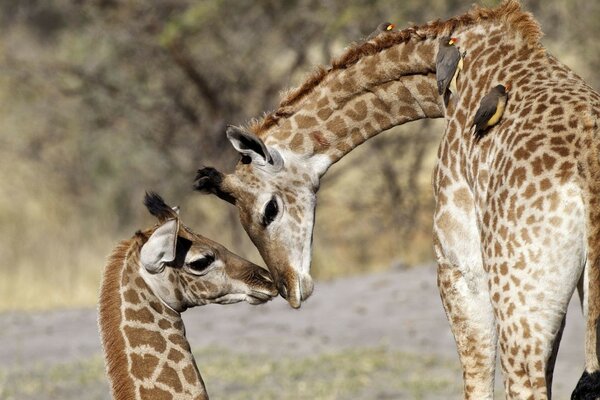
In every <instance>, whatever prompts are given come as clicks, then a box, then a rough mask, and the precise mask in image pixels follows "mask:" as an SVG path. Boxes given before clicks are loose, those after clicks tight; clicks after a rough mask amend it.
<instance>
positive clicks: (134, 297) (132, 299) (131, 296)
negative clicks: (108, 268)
mask: <svg viewBox="0 0 600 400" xmlns="http://www.w3.org/2000/svg"><path fill="white" fill-rule="evenodd" d="M123 298H124V299H125V301H126V302H128V303H131V304H139V302H140V298H139V296H138V294H137V292H136V291H135V290H133V289H128V290H126V291H125V293H123Z"/></svg>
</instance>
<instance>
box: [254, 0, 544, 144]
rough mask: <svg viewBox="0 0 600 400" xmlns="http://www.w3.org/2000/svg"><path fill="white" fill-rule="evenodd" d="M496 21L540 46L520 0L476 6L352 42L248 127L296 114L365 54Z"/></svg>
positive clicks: (259, 129) (261, 128)
mask: <svg viewBox="0 0 600 400" xmlns="http://www.w3.org/2000/svg"><path fill="white" fill-rule="evenodd" d="M493 21H501V22H503V23H505V24H506V25H509V26H511V27H512V28H513V30H515V31H516V32H520V33H521V35H522V38H523V40H524V41H525V42H526V43H527V44H528V45H529V46H530V47H536V46H538V45H539V41H540V39H541V37H542V35H543V33H542V30H541V28H540V25H539V23H538V22H537V21H536V20H535V18H534V17H533V15H532V14H531V13H529V12H525V11H523V10H522V9H521V4H520V2H519V1H518V0H504V1H503V2H502V4H501V5H500V6H498V7H496V8H492V9H490V8H483V7H481V6H477V5H476V6H474V7H473V8H472V9H471V10H470V11H468V12H467V13H466V14H463V15H460V16H457V17H453V18H450V19H448V20H446V21H442V20H439V19H438V20H435V21H431V22H428V23H426V24H424V25H419V26H417V25H415V26H412V27H409V28H406V29H403V30H401V31H393V32H389V33H387V34H385V35H379V36H377V37H375V38H374V39H372V40H370V41H367V42H362V43H360V42H359V43H353V44H351V45H350V47H349V48H348V49H347V50H346V51H345V52H344V53H343V54H342V55H340V56H339V57H337V58H335V59H333V60H332V62H331V65H330V66H329V67H325V66H322V65H320V66H317V67H316V68H315V70H314V71H313V72H312V73H311V74H310V75H309V76H308V78H307V79H306V80H305V81H304V83H302V84H301V85H300V86H298V87H297V88H294V89H290V90H288V91H287V92H285V93H284V95H283V97H282V99H281V101H280V103H279V106H278V108H277V110H275V111H273V112H270V113H266V114H265V115H264V116H263V118H262V119H260V120H259V119H253V120H251V121H250V122H249V124H248V129H249V130H250V131H252V132H254V133H255V134H256V135H258V136H261V135H262V134H264V133H265V132H266V131H267V130H268V129H269V128H271V127H272V126H274V125H277V124H278V122H279V120H280V119H281V118H287V117H289V116H291V115H293V114H294V112H295V110H294V108H293V106H294V105H296V104H298V102H300V101H301V100H302V99H304V98H305V97H306V96H308V95H309V94H310V93H312V92H313V91H314V89H315V88H316V87H317V86H319V85H320V84H321V83H322V82H323V81H324V80H325V78H326V77H327V76H329V75H330V74H332V73H334V72H336V71H338V70H343V69H346V68H348V67H351V66H352V65H354V64H356V63H357V62H358V61H359V60H360V59H362V58H363V57H367V56H372V55H374V54H377V53H379V52H381V51H383V50H385V49H388V48H390V47H392V46H395V45H398V44H402V43H406V42H408V41H409V40H411V39H412V38H418V39H420V40H425V39H431V38H436V37H440V36H443V35H447V34H448V33H450V32H453V31H455V30H457V29H459V28H462V27H465V26H470V25H474V24H478V23H481V22H493Z"/></svg>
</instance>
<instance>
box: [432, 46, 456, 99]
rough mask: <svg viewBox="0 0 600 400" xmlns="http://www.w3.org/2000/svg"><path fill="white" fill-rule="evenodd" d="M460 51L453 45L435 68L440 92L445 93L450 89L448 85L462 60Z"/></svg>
mask: <svg viewBox="0 0 600 400" xmlns="http://www.w3.org/2000/svg"><path fill="white" fill-rule="evenodd" d="M460 58H461V55H460V51H459V50H458V49H457V48H456V47H452V48H451V49H449V50H448V51H446V52H445V54H443V56H442V57H441V59H440V60H439V61H438V63H437V65H436V68H435V77H436V79H437V85H438V94H440V95H441V94H444V93H445V92H446V90H447V89H448V85H449V84H450V82H451V81H452V78H453V77H454V73H455V72H456V68H458V63H459V62H460Z"/></svg>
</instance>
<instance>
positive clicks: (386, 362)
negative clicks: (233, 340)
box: [0, 348, 461, 400]
mask: <svg viewBox="0 0 600 400" xmlns="http://www.w3.org/2000/svg"><path fill="white" fill-rule="evenodd" d="M195 356H196V359H197V360H198V364H199V368H200V371H201V373H202V376H203V378H204V380H205V382H207V385H208V390H209V394H210V395H211V399H213V400H219V399H229V400H238V399H239V400H248V399H260V400H270V399H273V400H275V399H277V400H292V399H293V400H300V399H311V400H330V399H352V400H361V399H365V400H366V399H369V400H372V399H403V398H405V399H414V400H419V399H445V398H449V397H450V398H458V397H459V396H460V391H461V384H460V382H459V381H458V379H459V378H460V373H459V371H458V370H457V369H456V367H455V366H453V364H455V363H453V362H451V361H449V360H442V359H436V358H433V357H430V356H422V355H416V354H406V353H400V352H396V351H387V350H386V349H384V348H362V349H354V350H352V351H344V352H342V351H338V352H333V353H328V354H321V355H311V356H308V357H306V358H296V357H295V358H291V357H288V358H283V359H274V358H272V357H271V356H268V355H264V354H262V355H250V354H236V353H234V352H231V351H228V350H224V349H203V350H200V351H196V352H195ZM83 395H85V398H86V399H88V400H96V399H108V398H109V395H108V387H107V384H106V382H105V378H104V369H103V363H102V360H101V359H100V358H93V359H90V360H86V361H82V362H78V363H74V364H69V365H62V366H54V367H51V368H44V367H43V366H39V367H37V368H34V369H30V370H28V371H14V370H13V371H7V370H2V369H0V398H2V399H5V400H16V399H20V400H29V399H36V400H50V399H61V400H70V399H80V398H82V396H83Z"/></svg>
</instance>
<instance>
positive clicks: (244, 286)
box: [138, 193, 277, 312]
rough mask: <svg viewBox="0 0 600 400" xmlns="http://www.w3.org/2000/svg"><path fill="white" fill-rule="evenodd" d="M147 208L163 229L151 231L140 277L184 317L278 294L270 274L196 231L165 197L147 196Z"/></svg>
mask: <svg viewBox="0 0 600 400" xmlns="http://www.w3.org/2000/svg"><path fill="white" fill-rule="evenodd" d="M144 204H145V205H146V207H147V208H148V211H150V213H151V214H152V215H154V216H155V217H156V218H157V219H158V226H157V227H156V228H155V229H153V230H151V231H149V232H148V235H149V236H148V237H147V240H146V241H145V243H144V244H143V246H142V248H141V250H140V257H139V258H140V274H141V276H142V277H143V278H144V280H145V281H146V283H147V284H148V286H150V288H151V289H152V291H153V292H154V293H155V294H156V295H157V296H158V297H160V298H161V299H162V300H163V302H164V303H165V304H166V305H168V306H169V307H170V308H172V309H173V310H175V311H178V312H181V311H184V310H185V309H187V308H190V307H194V306H197V305H203V304H209V303H219V304H230V303H237V302H239V301H244V300H245V301H247V302H249V303H250V304H260V303H264V302H266V301H268V300H270V299H271V298H272V297H274V296H276V295H277V290H276V288H275V285H274V284H273V281H272V279H271V277H270V276H269V274H268V272H267V271H266V270H265V269H263V268H261V267H259V266H258V265H256V264H253V263H251V262H249V261H247V260H244V259H243V258H241V257H238V256H237V255H235V254H233V253H231V252H230V251H229V250H227V249H226V248H225V247H223V246H221V245H220V244H218V243H216V242H213V241H212V240H210V239H207V238H205V237H203V236H201V235H198V234H196V233H194V232H192V231H191V230H190V229H189V228H188V227H186V226H184V225H183V224H182V223H181V221H180V219H179V215H178V210H177V209H173V208H171V207H169V206H168V205H167V204H165V202H164V201H163V199H162V198H161V197H160V196H158V195H157V194H155V193H150V194H146V197H145V199H144ZM138 234H141V235H144V233H138Z"/></svg>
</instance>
